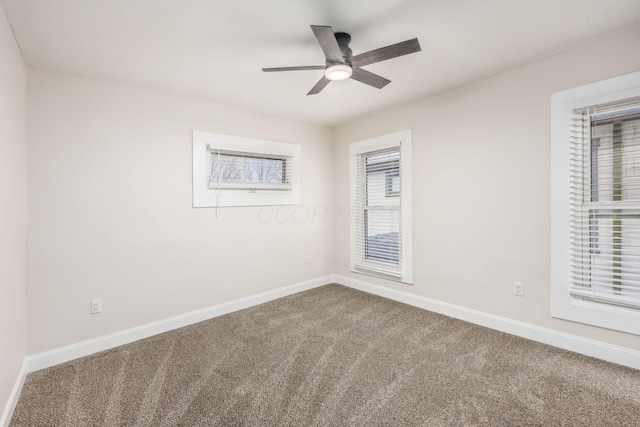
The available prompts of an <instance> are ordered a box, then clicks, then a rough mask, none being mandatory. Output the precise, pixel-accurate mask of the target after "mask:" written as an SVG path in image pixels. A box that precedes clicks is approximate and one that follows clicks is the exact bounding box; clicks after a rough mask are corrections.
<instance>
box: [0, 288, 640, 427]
mask: <svg viewBox="0 0 640 427" xmlns="http://www.w3.org/2000/svg"><path fill="white" fill-rule="evenodd" d="M103 425H104V426H154V427H155V426H159V427H162V426H438V427H440V426H492V427H497V426H509V427H513V426H616V427H622V426H636V427H637V426H640V371H637V370H633V369H629V368H625V367H622V366H618V365H614V364H611V363H607V362H604V361H601V360H597V359H592V358H588V357H585V356H581V355H578V354H575V353H571V352H567V351H563V350H559V349H557V348H553V347H549V346H546V345H543V344H539V343H536V342H532V341H528V340H525V339H522V338H518V337H514V336H511V335H507V334H504V333H501V332H497V331H494V330H490V329H487V328H484V327H481V326H477V325H474V324H471V323H466V322H463V321H460V320H456V319H452V318H449V317H445V316H442V315H439V314H435V313H431V312H428V311H424V310H421V309H418V308H414V307H411V306H407V305H404V304H401V303H397V302H394V301H390V300H386V299H383V298H380V297H377V296H373V295H369V294H366V293H362V292H359V291H356V290H353V289H349V288H346V287H343V286H339V285H327V286H323V287H320V288H316V289H313V290H310V291H307V292H303V293H299V294H296V295H292V296H289V297H286V298H282V299H279V300H277V301H273V302H270V303H267V304H263V305H260V306H256V307H253V308H250V309H247V310H242V311H238V312H235V313H232V314H228V315H225V316H221V317H217V318H214V319H211V320H208V321H205V322H201V323H198V324H195V325H192V326H188V327H185V328H182V329H178V330H175V331H171V332H168V333H165V334H162V335H157V336H154V337H151V338H147V339H144V340H141V341H137V342H135V343H132V344H128V345H125V346H122V347H118V348H115V349H112V350H108V351H104V352H102V353H98V354H95V355H91V356H88V357H85V358H82V359H78V360H75V361H71V362H68V363H65V364H62V365H58V366H54V367H51V368H48V369H44V370H41V371H37V372H34V373H31V374H29V375H28V376H27V379H26V382H25V385H24V388H23V390H22V394H21V396H20V399H19V401H18V404H17V407H16V410H15V412H14V415H13V419H12V421H11V424H10V426H11V427H19V426H29V427H33V426H47V427H49V426H103Z"/></svg>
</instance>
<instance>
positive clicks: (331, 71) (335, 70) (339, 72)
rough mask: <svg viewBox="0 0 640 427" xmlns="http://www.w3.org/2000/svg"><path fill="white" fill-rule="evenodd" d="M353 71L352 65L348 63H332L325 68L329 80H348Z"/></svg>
mask: <svg viewBox="0 0 640 427" xmlns="http://www.w3.org/2000/svg"><path fill="white" fill-rule="evenodd" d="M351 73H352V70H351V67H350V66H349V65H347V64H335V65H330V66H328V67H327V68H326V69H325V70H324V76H325V77H326V78H328V79H329V80H346V79H348V78H349V77H351Z"/></svg>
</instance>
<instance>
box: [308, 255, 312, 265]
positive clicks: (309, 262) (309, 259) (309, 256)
mask: <svg viewBox="0 0 640 427" xmlns="http://www.w3.org/2000/svg"><path fill="white" fill-rule="evenodd" d="M307 264H311V255H307Z"/></svg>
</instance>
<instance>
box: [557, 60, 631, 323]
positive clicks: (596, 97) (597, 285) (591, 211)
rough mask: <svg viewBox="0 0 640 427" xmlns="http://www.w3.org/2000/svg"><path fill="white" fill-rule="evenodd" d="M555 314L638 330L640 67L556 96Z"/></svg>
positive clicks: (571, 318)
mask: <svg viewBox="0 0 640 427" xmlns="http://www.w3.org/2000/svg"><path fill="white" fill-rule="evenodd" d="M551 315H552V316H553V317H557V318H560V319H565V320H570V321H574V322H581V323H585V324H588V325H595V326H599V327H603V328H609V329H614V330H618V331H623V332H628V333H632V334H637V335H640V72H637V73H632V74H627V75H624V76H618V77H614V78H612V79H608V80H602V81H599V82H595V83H591V84H588V85H585V86H580V87H576V88H573V89H568V90H564V91H562V92H557V93H554V94H553V95H551Z"/></svg>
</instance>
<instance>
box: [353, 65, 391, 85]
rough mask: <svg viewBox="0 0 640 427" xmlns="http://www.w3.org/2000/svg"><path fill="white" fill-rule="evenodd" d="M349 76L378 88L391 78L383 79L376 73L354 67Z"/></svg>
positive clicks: (386, 83) (387, 82)
mask: <svg viewBox="0 0 640 427" xmlns="http://www.w3.org/2000/svg"><path fill="white" fill-rule="evenodd" d="M351 78H352V79H353V80H357V81H359V82H362V83H364V84H367V85H369V86H373V87H377V88H378V89H382V88H383V87H385V86H386V85H388V84H389V83H391V80H388V79H385V78H384V77H382V76H379V75H377V74H373V73H372V72H370V71H367V70H363V69H362V68H354V69H353V73H352V74H351Z"/></svg>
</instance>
